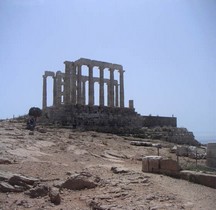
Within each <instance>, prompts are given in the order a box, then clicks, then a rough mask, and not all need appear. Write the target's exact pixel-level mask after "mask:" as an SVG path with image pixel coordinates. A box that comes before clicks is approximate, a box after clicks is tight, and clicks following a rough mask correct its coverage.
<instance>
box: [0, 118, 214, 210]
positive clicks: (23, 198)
mask: <svg viewBox="0 0 216 210" xmlns="http://www.w3.org/2000/svg"><path fill="white" fill-rule="evenodd" d="M25 126H26V125H25V123H24V122H21V121H20V122H19V121H15V120H13V121H12V120H11V121H1V122H0V189H1V191H5V192H0V209H2V210H15V209H16V210H20V209H33V210H42V209H58V210H60V209H62V210H70V209H71V210H90V209H92V210H106V209H107V210H108V209H110V210H119V209H123V210H127V209H128V210H132V209H134V210H141V209H144V210H145V209H151V210H154V209H155V210H156V209H158V210H162V209H170V210H173V209H187V210H190V209H191V210H198V209H200V210H204V209H205V210H212V209H215V205H216V189H212V188H209V187H205V186H202V185H197V184H193V183H189V182H187V181H184V180H179V179H174V178H171V177H167V176H164V175H157V174H150V173H143V172H142V171H141V165H142V164H141V159H142V157H143V156H145V155H157V148H155V147H144V146H135V145H131V144H130V142H131V141H134V140H137V139H134V138H132V137H120V136H116V135H113V134H103V133H96V132H82V131H79V130H71V129H63V128H58V129H57V128H51V127H41V126H38V127H37V129H36V130H35V131H34V132H31V131H28V130H26V129H25ZM146 141H150V140H146ZM153 143H161V144H162V148H161V149H160V155H162V156H164V157H169V158H173V159H176V156H175V154H172V153H169V148H170V147H172V146H173V145H170V144H169V143H165V142H159V141H157V140H154V142H153ZM188 162H190V161H189V160H188V159H186V158H180V163H181V164H186V163H188ZM192 162H194V160H192ZM199 163H203V160H200V161H199ZM14 191H18V192H14Z"/></svg>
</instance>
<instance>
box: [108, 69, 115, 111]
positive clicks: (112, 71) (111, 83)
mask: <svg viewBox="0 0 216 210" xmlns="http://www.w3.org/2000/svg"><path fill="white" fill-rule="evenodd" d="M109 71H110V87H109V106H110V107H114V69H112V68H110V69H109Z"/></svg>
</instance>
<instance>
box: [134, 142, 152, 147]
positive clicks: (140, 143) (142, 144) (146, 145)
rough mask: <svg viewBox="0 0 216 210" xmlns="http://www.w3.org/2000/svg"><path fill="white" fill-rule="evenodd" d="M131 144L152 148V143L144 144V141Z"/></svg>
mask: <svg viewBox="0 0 216 210" xmlns="http://www.w3.org/2000/svg"><path fill="white" fill-rule="evenodd" d="M130 144H131V145H134V146H145V147H152V143H149V142H144V141H131V142H130Z"/></svg>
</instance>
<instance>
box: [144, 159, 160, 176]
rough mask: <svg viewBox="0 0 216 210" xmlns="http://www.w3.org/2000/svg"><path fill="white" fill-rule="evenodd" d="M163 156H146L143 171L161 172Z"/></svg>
mask: <svg viewBox="0 0 216 210" xmlns="http://www.w3.org/2000/svg"><path fill="white" fill-rule="evenodd" d="M160 159H162V157H161V156H146V157H144V158H143V159H142V171H143V172H152V173H158V172H159V165H160Z"/></svg>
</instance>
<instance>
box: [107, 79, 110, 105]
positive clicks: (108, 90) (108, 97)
mask: <svg viewBox="0 0 216 210" xmlns="http://www.w3.org/2000/svg"><path fill="white" fill-rule="evenodd" d="M106 84H107V106H110V83H109V82H107V83H106Z"/></svg>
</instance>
